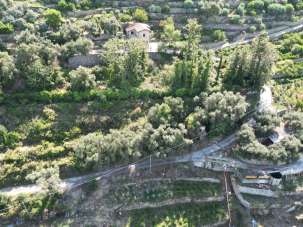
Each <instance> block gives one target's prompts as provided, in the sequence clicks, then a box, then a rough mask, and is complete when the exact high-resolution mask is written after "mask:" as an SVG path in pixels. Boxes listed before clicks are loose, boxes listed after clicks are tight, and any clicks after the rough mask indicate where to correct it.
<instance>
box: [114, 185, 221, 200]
mask: <svg viewBox="0 0 303 227" xmlns="http://www.w3.org/2000/svg"><path fill="white" fill-rule="evenodd" d="M221 188H222V186H221V184H219V183H209V182H198V181H187V180H176V181H173V180H171V181H149V182H145V183H142V184H140V183H133V184H126V185H123V186H121V187H119V188H114V189H113V190H110V194H111V195H110V196H109V198H110V199H111V200H112V201H114V202H116V203H136V202H160V201H163V200H169V199H175V198H186V197H189V198H207V197H217V196H220V195H221Z"/></svg>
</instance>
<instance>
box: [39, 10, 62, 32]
mask: <svg viewBox="0 0 303 227" xmlns="http://www.w3.org/2000/svg"><path fill="white" fill-rule="evenodd" d="M43 15H44V18H45V21H46V24H47V25H49V26H50V27H52V28H54V29H58V28H59V26H60V25H61V24H62V23H63V17H62V15H61V12H60V11H58V10H55V9H48V10H46V11H45V12H44V13H43Z"/></svg>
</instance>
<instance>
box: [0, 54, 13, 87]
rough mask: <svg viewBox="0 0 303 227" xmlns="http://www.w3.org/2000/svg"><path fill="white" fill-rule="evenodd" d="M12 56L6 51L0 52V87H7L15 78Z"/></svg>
mask: <svg viewBox="0 0 303 227" xmlns="http://www.w3.org/2000/svg"><path fill="white" fill-rule="evenodd" d="M14 71H15V63H14V58H13V57H12V56H10V55H9V54H8V53H7V52H0V87H3V88H8V87H9V86H10V85H11V84H12V83H13V82H15V81H14V79H15V73H14Z"/></svg>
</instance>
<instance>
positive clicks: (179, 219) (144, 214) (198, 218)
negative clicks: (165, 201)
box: [126, 203, 227, 227]
mask: <svg viewBox="0 0 303 227" xmlns="http://www.w3.org/2000/svg"><path fill="white" fill-rule="evenodd" d="M127 216H128V221H127V225H126V226H159V227H160V226H201V225H209V224H214V223H218V222H222V221H225V220H227V214H226V210H225V207H224V205H222V203H209V204H193V203H188V204H182V205H180V204H179V205H174V206H168V207H162V208H160V209H159V208H157V209H141V210H135V211H131V212H130V213H129V214H128V215H127Z"/></svg>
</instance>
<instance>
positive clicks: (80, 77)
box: [69, 66, 96, 91]
mask: <svg viewBox="0 0 303 227" xmlns="http://www.w3.org/2000/svg"><path fill="white" fill-rule="evenodd" d="M69 77H70V83H71V89H72V90H76V91H83V90H89V89H92V88H95V87H96V77H95V75H94V74H92V72H91V70H90V69H88V68H85V67H82V66H80V67H79V68H77V69H76V70H73V71H71V72H70V73H69Z"/></svg>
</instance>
